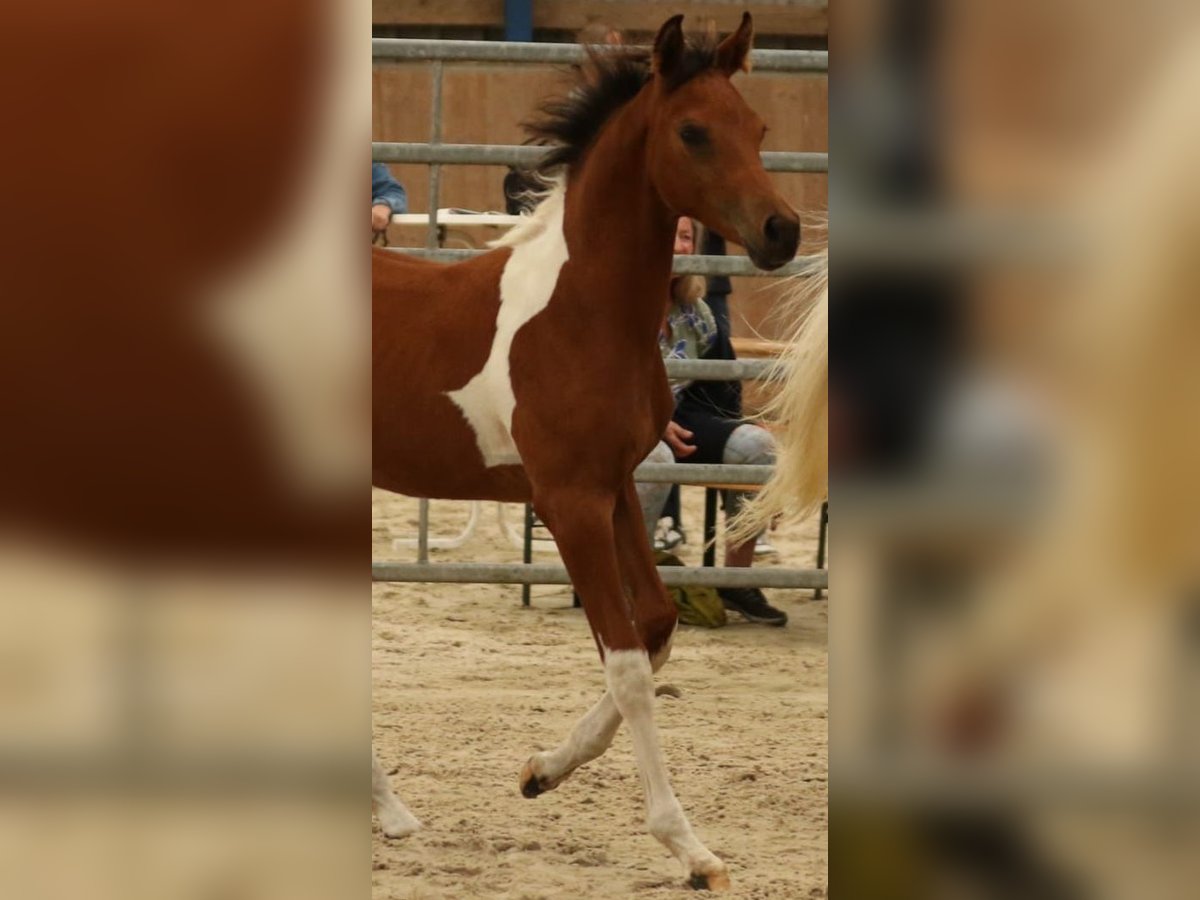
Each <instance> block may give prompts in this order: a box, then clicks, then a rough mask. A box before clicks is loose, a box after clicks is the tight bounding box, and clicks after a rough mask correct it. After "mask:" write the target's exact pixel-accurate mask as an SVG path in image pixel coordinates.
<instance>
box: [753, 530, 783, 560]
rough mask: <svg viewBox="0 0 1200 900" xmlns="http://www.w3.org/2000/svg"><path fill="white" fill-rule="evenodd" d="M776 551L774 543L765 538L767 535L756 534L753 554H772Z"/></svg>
mask: <svg viewBox="0 0 1200 900" xmlns="http://www.w3.org/2000/svg"><path fill="white" fill-rule="evenodd" d="M778 552H779V551H778V550H776V549H775V545H774V544H772V543H771V542H770V541H768V540H767V536H766V535H765V534H760V535H759V536H758V540H756V541H755V542H754V555H755V556H773V555H774V554H777V553H778Z"/></svg>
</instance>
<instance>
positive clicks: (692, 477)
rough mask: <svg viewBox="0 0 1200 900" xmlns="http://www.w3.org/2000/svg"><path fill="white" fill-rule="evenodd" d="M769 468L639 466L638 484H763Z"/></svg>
mask: <svg viewBox="0 0 1200 900" xmlns="http://www.w3.org/2000/svg"><path fill="white" fill-rule="evenodd" d="M772 468H774V467H773V466H726V465H717V464H707V463H642V464H641V465H640V466H638V467H637V468H636V469H634V470H633V477H634V478H636V479H637V480H638V481H645V482H655V483H658V484H712V483H713V482H717V483H720V484H766V483H767V479H768V478H770V477H771V469H772Z"/></svg>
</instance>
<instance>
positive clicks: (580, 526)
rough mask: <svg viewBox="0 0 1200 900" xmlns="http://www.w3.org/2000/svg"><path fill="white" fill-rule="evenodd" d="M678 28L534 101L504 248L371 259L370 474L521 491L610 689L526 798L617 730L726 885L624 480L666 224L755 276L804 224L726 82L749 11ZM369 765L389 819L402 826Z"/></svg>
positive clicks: (714, 886)
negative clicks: (706, 836)
mask: <svg viewBox="0 0 1200 900" xmlns="http://www.w3.org/2000/svg"><path fill="white" fill-rule="evenodd" d="M682 20H683V17H682V16H675V17H673V18H671V19H669V20H668V21H667V22H666V23H664V24H663V26H662V27H661V28H660V30H659V31H658V34H657V36H656V38H655V40H654V43H653V47H652V50H651V51H650V52H649V54H647V53H646V52H645V51H641V50H633V49H617V50H598V49H597V50H591V51H589V53H588V54H587V57H586V60H585V62H584V63H583V65H582V66H581V67H580V69H579V79H578V83H577V84H576V85H575V86H574V88H573V90H572V91H571V92H570V93H568V94H567V95H566V96H565V97H562V98H558V99H555V100H551V101H549V102H547V103H545V104H543V105H542V107H541V108H540V118H537V119H535V120H534V121H533V122H531V123H528V126H527V127H528V129H529V131H530V133H531V135H532V137H533V138H534V139H536V140H539V141H541V142H543V143H546V144H549V145H550V150H549V152H548V154H547V156H546V157H545V160H544V162H543V163H542V164H541V166H540V167H539V171H540V172H541V173H542V174H544V175H555V176H557V180H556V181H555V182H554V186H553V188H552V190H551V191H550V193H549V195H548V196H547V197H546V199H545V200H543V202H542V203H541V205H540V206H539V207H538V209H537V211H536V212H535V213H534V214H533V215H532V216H531V217H530V219H529V221H528V222H526V223H524V224H523V225H521V226H519V227H518V228H516V229H514V231H512V232H510V233H509V235H507V236H506V237H505V238H503V239H502V240H501V241H500V242H498V244H499V246H496V247H495V248H494V249H493V250H491V251H490V252H488V253H486V254H483V255H481V256H479V257H475V258H472V259H470V260H468V261H465V262H461V263H458V264H454V265H443V264H439V263H434V262H430V261H423V260H418V259H412V258H409V257H406V256H404V255H402V254H396V253H389V252H387V251H385V250H382V249H373V251H372V308H373V322H372V335H373V337H372V340H373V357H372V367H373V400H372V414H373V417H372V421H373V434H372V442H373V477H374V484H375V485H376V486H377V487H380V488H383V489H386V490H389V491H393V492H397V493H402V494H407V495H410V496H417V497H429V498H446V499H484V500H499V501H509V502H532V503H533V505H534V508H535V509H536V510H537V513H538V515H539V516H540V517H541V519H542V521H544V522H545V523H546V525H547V526H548V527H549V529H550V531H551V533H552V534H553V535H554V538H555V540H556V542H557V544H558V547H559V550H560V553H561V555H562V558H563V562H564V564H565V565H566V568H567V571H568V572H569V573H570V576H571V579H572V582H573V584H574V587H575V590H576V591H577V593H578V594H579V596H580V598H581V600H582V604H583V609H584V612H585V614H586V617H587V621H588V625H589V626H590V629H591V632H592V635H593V638H594V640H595V643H596V647H597V649H598V651H599V654H600V658H601V661H602V664H603V666H604V671H605V677H606V682H607V688H608V689H607V691H606V692H605V693H604V695H603V696H602V697H601V698H600V700H599V701H598V702H597V703H596V704H595V705H594V706H593V707H592V708H591V710H589V711H588V712H587V713H586V714H585V715H584V716H583V718H582V719H581V720H580V721H579V723H578V724H577V725H576V726H575V728H574V730H573V731H572V733H571V734H570V736H568V738H567V739H566V741H565V742H564V743H563V744H562V745H561V746H560V747H558V748H557V749H555V750H552V751H549V752H542V753H536V754H534V755H533V756H531V757H530V758H529V760H528V761H527V762H526V763H525V765H524V767H523V768H522V771H521V774H520V779H519V786H520V791H521V793H522V795H523V796H525V797H527V798H534V797H537V796H539V795H540V794H542V793H544V792H546V791H549V790H553V789H554V788H556V787H558V786H559V785H560V784H561V783H562V782H563V781H564V780H565V779H566V778H567V777H568V776H569V775H570V774H571V773H572V772H573V771H574V770H575V769H576V768H578V767H579V766H581V765H583V764H584V763H586V762H588V761H590V760H592V759H595V758H596V757H598V756H599V755H601V754H602V753H603V752H604V751H605V750H606V749H607V747H608V746H609V744H610V743H611V741H612V739H613V736H614V735H615V733H616V730H617V728H618V727H619V725H620V723H621V721H622V720H625V721H627V722H628V723H629V727H630V731H631V732H632V737H633V748H634V755H635V758H636V761H637V765H638V770H639V774H640V776H641V782H642V786H643V790H644V793H645V801H646V825H647V828H648V830H649V831H650V833H651V834H652V835H653V836H654V837H655V838H657V839H658V840H659V841H660V842H661V843H662V844H663V845H665V846H666V847H667V848H668V849H669V850H670V851H671V853H672V854H673V855H674V856H675V857H676V858H677V859H678V861H679V862H680V864H681V865H682V866H683V869H684V872H685V876H686V878H687V880H688V883H689V884H690V885H691V886H693V887H695V888H699V889H710V890H723V889H727V888H728V887H729V875H728V871H727V868H726V866H725V864H724V863H723V862H722V861H721V860H720V859H719V858H718V857H717V856H716V855H715V854H713V853H712V852H711V851H710V850H708V848H707V847H705V846H704V844H702V843H701V841H700V840H699V839H698V838H697V837H696V835H695V833H694V832H693V830H692V827H691V825H690V823H689V821H688V819H687V816H686V815H685V813H684V811H683V808H682V806H681V804H680V803H679V801H678V799H677V798H676V797H675V794H674V791H673V790H672V788H671V784H670V780H669V778H668V774H667V770H666V765H665V762H664V759H663V754H662V751H661V749H660V746H659V739H658V734H657V731H656V729H655V725H654V709H653V707H654V697H655V688H654V681H653V676H654V673H656V672H657V671H658V670H659V669H661V668H662V666H663V664H664V663H666V661H667V658H668V656H669V655H670V651H671V643H672V637H673V635H674V632H675V626H676V619H677V616H676V610H675V606H674V604H673V603H672V601H671V599H670V597H669V596H668V595H667V593H666V591H665V589H664V587H663V584H662V581H661V580H660V578H659V577H658V573H657V570H656V568H655V563H654V557H653V553H652V550H651V547H650V544H649V541H648V540H647V538H646V533H645V530H644V526H643V522H642V514H641V510H640V507H639V504H638V499H637V494H636V492H635V490H634V482H633V470H634V468H635V467H636V466H637V464H638V463H639V462H640V461H641V460H642V459H643V458H644V457H645V456H646V455H647V454H648V453H649V452H650V450H651V449H652V448H653V447H654V446H655V444H656V443H657V441H658V440H659V438H660V436H661V435H662V433H663V431H664V429H665V427H666V424H667V421H668V420H669V419H670V416H671V410H672V400H671V392H670V389H669V388H668V384H667V378H666V372H665V369H664V366H663V362H662V358H661V356H660V354H659V350H658V342H657V334H658V328H659V323H660V321H661V319H662V313H663V306H664V304H665V298H666V297H667V296H668V284H669V279H670V277H671V259H672V243H673V235H674V228H675V222H676V220H677V219H678V217H679V216H681V215H687V216H691V217H693V218H695V219H698V220H700V221H701V222H703V223H704V224H705V225H708V226H709V227H712V228H715V229H716V230H717V231H718V232H720V233H721V234H724V235H726V236H728V237H729V238H731V239H736V240H737V242H738V243H740V244H741V245H743V246H744V247H746V249H747V251H748V253H749V255H750V258H751V260H752V261H753V262H754V263H755V265H757V266H759V267H760V268H762V269H765V270H774V269H777V268H779V267H780V266H782V265H784V264H786V263H787V262H788V261H789V260H791V259H792V258H793V257H794V256H795V254H796V250H797V248H798V246H799V240H800V221H799V217H798V216H797V214H796V212H795V211H794V210H793V209H792V207H791V206H790V205H789V204H788V203H787V202H785V201H784V200H783V198H782V197H780V195H779V194H778V193H777V191H776V190H775V189H774V187H772V185H771V182H770V179H769V178H768V176H767V173H766V172H765V170H764V169H763V166H762V161H761V159H760V157H759V148H760V146H761V143H762V140H763V136H764V134H765V132H766V126H765V125H764V124H763V122H762V120H761V119H760V118H759V117H758V116H757V115H756V114H755V113H754V111H753V110H752V109H751V108H750V107H749V106H748V105H747V104H746V102H745V101H744V100H743V98H742V97H741V95H740V94H739V93H738V91H737V90H736V89H735V88H734V87H733V85H732V84H731V77H732V76H733V75H734V73H736V72H738V71H749V67H750V66H749V58H750V49H751V43H752V39H753V23H752V19H751V16H750V14H749V13H745V14H744V15H743V17H742V20H741V23H740V25H739V27H738V28H737V30H736V31H735V32H734V33H733V34H731V35H729V36H727V37H726V38H725V39H724V40H722V41H721V42H720V43H717V42H716V41H715V40H714V39H711V38H707V39H701V40H697V41H692V40H689V39H687V38H685V37H684V34H683V29H682ZM375 772H376V775H377V779H376V786H377V789H376V791H375V795H374V796H375V801H376V808H377V810H378V811H379V812H380V814H381V815H383V816H386V817H387V820H388V821H385V822H383V824H384V826H385V829H386V827H387V826H388V824H389V823H390V824H394V825H395V824H399V825H400V826H401V830H403V827H404V825H405V824H407V825H408V827H410V828H411V827H412V822H410V821H409V819H411V814H408V816H407V817H405V816H403V815H402V814H401V813H400V811H401V810H403V809H404V807H403V805H402V804H400V802H399V801H398V800H397V799H396V798H394V797H390V796H389V795H390V790H389V789H388V787H387V782H386V777H383V778H379V777H378V776H381V775H382V773H381V770H380V768H379V766H378V762H377V761H376V763H375ZM393 801H394V802H393ZM405 812H406V811H405ZM414 821H415V820H414Z"/></svg>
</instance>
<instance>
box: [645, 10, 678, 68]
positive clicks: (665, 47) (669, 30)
mask: <svg viewBox="0 0 1200 900" xmlns="http://www.w3.org/2000/svg"><path fill="white" fill-rule="evenodd" d="M681 59H683V15H682V14H680V15H677V16H671V18H669V19H667V21H666V22H664V23H663V27H662V28H660V29H658V37H656V38H655V39H654V55H653V57H652V60H653V64H654V73H655V74H656V75H661V76H663V77H664V78H670V77H671V75H672V73H673V72H674V71H675V69H676V67H678V65H679V61H680V60H681Z"/></svg>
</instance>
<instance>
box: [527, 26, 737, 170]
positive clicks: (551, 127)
mask: <svg viewBox="0 0 1200 900" xmlns="http://www.w3.org/2000/svg"><path fill="white" fill-rule="evenodd" d="M584 49H585V50H586V52H587V59H586V60H585V61H584V62H583V64H582V65H580V66H577V67H576V76H577V81H576V84H575V85H574V87H572V88H571V90H570V91H569V92H568V93H567V94H566V95H565V96H562V97H554V98H552V99H550V100H547V101H545V102H543V103H542V104H541V105H540V106H538V115H537V117H536V118H534V119H531V120H530V121H527V122H525V123H523V125H524V128H525V131H526V132H527V133H528V134H529V141H530V142H532V143H535V144H547V145H549V146H551V147H552V148H553V149H551V151H550V152H549V153H548V154H547V155H546V156H545V157H544V158H543V159H542V161H541V162H539V163H538V164H537V166H536V167H535V168H534V171H535V172H536V174H538V175H540V176H542V177H545V176H549V175H551V174H553V172H554V171H555V170H556V169H558V168H560V167H563V166H567V167H569V166H571V165H573V164H574V163H576V162H578V161H579V159H580V157H582V156H583V152H584V151H585V150H586V149H587V148H588V146H589V145H590V144H591V143H592V141H593V140H595V138H596V135H597V134H599V133H600V129H601V128H603V127H604V123H605V122H607V121H608V120H609V118H611V117H612V115H613V114H614V113H615V112H616V111H617V110H618V109H620V108H621V107H622V106H624V105H625V104H626V103H628V102H629V101H630V100H632V99H633V98H634V97H636V96H637V95H638V92H639V91H641V89H642V87H643V86H644V85H645V84H646V82H648V81H649V80H650V77H651V75H650V53H649V52H648V51H647V50H644V49H641V48H630V49H624V50H610V49H607V48H604V47H585V48H584ZM716 53H717V45H716V41H715V40H713V39H712V38H702V39H698V40H694V41H693V40H689V41H688V42H687V44H686V47H685V49H684V52H683V56H682V59H681V60H680V61H679V64H678V66H677V67H676V68H675V71H674V72H673V73H672V75H671V78H670V80H669V81H668V82H667V84H666V87H667V90H668V91H673V90H675V89H676V88H678V87H680V86H681V85H683V84H686V83H687V82H688V81H690V80H691V79H693V78H695V77H696V76H697V75H699V74H700V73H701V72H704V71H707V70H708V69H710V68H712V67H713V65H714V63H715V61H716Z"/></svg>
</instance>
